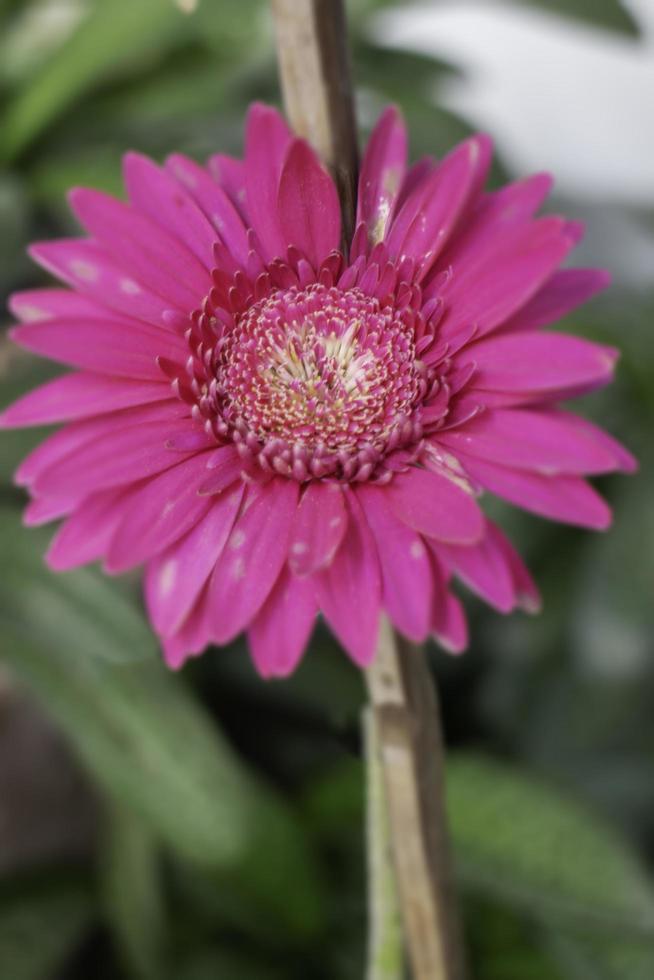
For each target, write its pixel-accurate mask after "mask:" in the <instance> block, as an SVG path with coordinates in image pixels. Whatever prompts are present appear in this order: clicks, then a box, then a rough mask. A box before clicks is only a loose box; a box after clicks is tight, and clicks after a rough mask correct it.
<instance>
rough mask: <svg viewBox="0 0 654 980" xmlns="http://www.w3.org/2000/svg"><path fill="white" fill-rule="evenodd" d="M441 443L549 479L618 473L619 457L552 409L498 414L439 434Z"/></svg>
mask: <svg viewBox="0 0 654 980" xmlns="http://www.w3.org/2000/svg"><path fill="white" fill-rule="evenodd" d="M435 441H436V442H438V444H439V445H441V446H446V447H447V448H448V449H450V450H452V451H453V452H454V453H455V454H456V455H458V453H459V452H464V453H466V455H469V456H474V457H475V458H477V459H483V460H486V461H487V462H490V463H498V464H500V465H501V466H511V467H515V468H516V469H521V470H522V469H524V470H534V471H535V472H537V473H541V474H542V475H544V476H553V475H555V474H559V473H609V472H611V471H612V470H614V469H615V468H616V461H615V456H614V455H613V453H611V452H609V451H608V450H607V449H606V448H605V446H603V445H602V444H601V443H599V442H597V441H595V440H594V439H592V438H590V436H589V434H588V433H585V432H581V431H580V430H579V429H577V428H576V427H575V426H574V425H570V424H569V422H568V420H567V418H566V417H565V416H562V415H560V414H559V413H557V412H552V411H548V410H547V409H540V410H537V409H535V410H531V409H526V408H498V409H492V410H489V411H486V412H483V413H482V414H481V415H478V416H477V417H476V418H474V419H472V420H471V421H470V422H466V423H465V424H464V425H462V426H460V427H459V428H458V429H451V430H448V431H446V432H442V433H438V434H437V436H436V437H435Z"/></svg>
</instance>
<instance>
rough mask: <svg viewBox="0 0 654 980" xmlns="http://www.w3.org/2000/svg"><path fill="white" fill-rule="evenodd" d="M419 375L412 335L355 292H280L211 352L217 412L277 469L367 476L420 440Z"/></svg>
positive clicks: (390, 312)
mask: <svg viewBox="0 0 654 980" xmlns="http://www.w3.org/2000/svg"><path fill="white" fill-rule="evenodd" d="M420 368H421V365H420V363H419V362H417V361H416V356H415V342H414V337H413V330H412V328H411V326H410V325H407V323H406V322H405V321H404V320H403V319H402V318H401V317H400V316H398V315H397V314H396V311H395V310H394V309H393V308H392V306H389V305H387V306H382V305H381V304H380V302H379V300H378V299H376V298H375V297H370V296H366V295H364V294H363V293H362V292H361V291H360V290H359V289H356V288H355V289H350V290H345V291H343V290H340V289H338V288H336V287H331V288H328V287H326V286H324V285H321V284H319V283H317V284H314V285H312V286H309V287H307V288H305V289H289V290H279V291H277V292H274V293H273V294H272V295H271V296H270V297H268V298H266V299H264V300H261V301H259V302H258V303H255V304H254V305H253V306H252V307H250V309H249V310H248V311H247V312H246V313H245V314H244V315H243V316H241V317H240V318H239V319H238V320H237V322H236V324H235V326H234V328H233V330H232V331H231V332H229V333H228V335H227V337H226V338H225V341H224V344H223V345H222V346H220V347H219V349H218V350H217V352H216V363H215V371H216V381H217V392H218V395H219V399H220V414H221V418H222V420H223V422H224V424H225V425H226V426H228V428H229V429H230V430H231V431H232V433H233V437H234V438H235V440H236V441H237V443H240V444H242V445H245V446H246V447H248V451H253V452H254V453H255V454H256V455H257V456H262V458H263V459H264V460H266V461H269V462H271V463H272V465H273V467H274V468H275V469H276V470H278V471H280V472H287V470H288V468H289V467H290V470H291V472H292V474H293V475H294V476H295V477H296V479H299V480H306V479H310V478H311V477H313V478H316V477H321V476H325V475H326V474H328V473H330V474H331V473H333V474H339V475H341V476H343V477H346V476H347V477H348V478H352V476H356V477H358V479H359V480H361V479H367V478H368V477H369V476H370V475H371V474H372V473H373V471H374V470H375V469H376V468H377V466H378V463H379V462H380V460H381V459H382V457H383V456H384V455H385V454H386V453H387V452H389V451H391V450H392V449H395V448H397V447H398V446H400V445H405V444H406V443H407V442H412V443H415V442H416V441H417V440H418V439H419V437H420V425H419V422H418V421H417V420H414V419H412V415H413V413H414V408H415V405H416V400H417V398H418V396H419V394H420V391H421V371H420ZM250 447H251V450H250Z"/></svg>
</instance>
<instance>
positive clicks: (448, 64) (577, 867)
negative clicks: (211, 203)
mask: <svg viewBox="0 0 654 980" xmlns="http://www.w3.org/2000/svg"><path fill="white" fill-rule="evenodd" d="M349 11H350V18H351V34H352V54H353V65H354V76H355V80H356V85H357V98H358V108H359V121H360V126H361V130H362V133H365V132H366V131H368V130H369V128H370V126H371V125H372V123H373V121H374V119H375V117H376V115H377V113H378V111H379V109H380V107H381V106H383V105H384V104H385V103H387V102H388V101H394V102H397V103H399V104H400V105H401V107H402V108H403V110H404V112H405V114H406V116H407V119H408V122H409V127H410V132H411V139H412V155H413V156H414V157H417V156H418V155H420V154H422V153H426V152H430V153H437V154H442V153H444V152H445V151H446V150H447V149H448V148H449V147H450V146H451V144H452V143H453V142H454V141H455V140H457V139H459V138H461V137H462V136H464V135H465V134H467V133H468V132H469V131H470V130H471V129H474V128H478V127H482V128H484V129H486V130H489V131H490V132H492V134H493V135H494V136H495V137H496V139H497V145H498V160H499V162H498V164H497V167H496V171H495V175H494V179H495V181H499V180H501V179H506V178H507V177H513V176H517V175H524V174H525V173H527V172H529V171H533V170H541V169H551V170H552V171H554V173H555V175H556V177H557V184H556V193H555V200H554V201H553V203H552V204H551V205H550V207H551V208H552V209H554V210H564V211H565V212H566V213H567V214H568V215H569V216H571V217H576V218H582V219H584V220H585V221H586V222H587V227H588V233H587V237H586V241H585V243H584V244H583V246H582V248H581V249H580V250H579V252H578V253H576V255H575V264H582V265H586V264H588V265H592V264H599V265H602V266H606V267H608V268H610V269H611V271H612V272H613V275H614V287H613V288H612V289H611V290H610V291H609V292H608V294H606V295H605V296H603V297H600V298H599V299H597V300H595V301H594V302H593V303H592V304H590V305H588V306H587V307H586V308H584V309H583V310H582V311H580V312H579V313H577V314H575V315H574V316H572V317H571V318H570V322H568V323H566V324H565V327H566V328H567V329H570V330H571V331H572V332H574V333H578V334H582V335H585V336H588V337H592V338H593V339H595V340H598V341H601V342H603V343H608V344H614V345H616V346H619V347H620V348H621V349H622V351H623V357H622V361H621V363H620V367H619V371H618V377H617V381H616V384H615V385H614V386H613V387H612V388H611V389H610V390H609V391H607V392H603V393H600V394H596V395H593V396H592V397H590V398H587V399H586V400H585V403H584V406H583V410H584V411H585V412H586V413H587V414H588V415H589V416H591V417H593V418H595V419H597V420H599V421H601V423H602V424H603V425H605V426H606V427H607V428H609V429H610V430H611V431H612V432H613V433H614V434H615V435H617V436H618V437H620V438H621V439H623V440H624V441H625V442H626V443H627V445H628V446H629V447H630V448H631V449H632V450H633V451H635V452H636V453H637V454H638V456H639V457H640V459H641V473H640V474H639V475H638V476H637V477H636V478H634V479H627V478H624V477H617V478H608V479H605V480H603V481H602V490H603V491H604V492H605V493H606V494H607V496H608V497H609V498H610V499H611V501H612V503H613V504H614V506H615V512H616V520H615V527H614V528H613V529H612V530H611V531H610V532H609V533H608V534H605V535H592V534H589V533H586V532H580V531H576V530H574V529H571V528H562V527H556V526H554V525H552V524H549V523H547V522H546V521H544V520H539V519H538V518H535V517H527V516H524V515H520V514H518V513H517V512H515V511H509V510H508V509H506V510H504V509H503V508H499V507H495V506H494V507H493V509H494V511H498V512H499V513H500V519H501V521H502V523H503V525H504V526H505V527H506V528H507V529H508V531H509V533H510V534H511V536H512V537H513V539H514V540H515V541H516V542H518V543H519V545H520V548H521V550H522V551H523V553H524V554H525V555H526V557H527V559H528V561H529V564H530V566H531V568H532V569H533V571H534V574H535V576H536V578H537V580H538V582H539V584H540V586H541V589H542V593H543V598H544V612H543V614H542V615H540V616H539V617H535V618H528V617H526V616H521V615H516V616H513V617H511V618H509V619H505V618H502V617H500V616H498V615H497V614H495V613H492V612H490V611H487V610H485V609H484V607H483V606H482V604H481V603H480V602H478V601H476V600H475V601H471V602H469V603H468V607H469V612H470V616H471V620H472V637H473V641H472V645H471V649H470V651H469V652H468V653H467V654H466V655H465V656H464V657H461V658H459V659H456V660H453V659H451V658H449V657H448V656H447V655H446V654H444V653H442V652H440V651H437V650H433V651H431V660H432V664H433V669H434V672H435V674H436V675H437V677H438V682H439V685H440V689H441V694H442V701H443V708H444V716H445V726H446V732H447V739H448V744H449V748H450V760H449V770H448V806H449V812H450V819H451V823H452V832H453V838H454V849H455V855H456V863H457V872H458V877H459V882H460V886H461V890H462V895H463V898H464V911H465V928H466V934H467V941H468V944H469V948H470V951H471V974H472V978H473V980H651V978H652V977H654V878H653V871H654V710H653V705H654V655H653V654H654V650H653V649H652V647H653V642H652V636H653V632H652V628H653V626H654V602H653V597H652V587H653V584H654V548H653V547H652V542H654V507H653V505H652V497H653V494H654V468H653V466H652V462H653V459H652V457H653V455H654V453H653V449H652V440H651V429H652V407H653V403H654V342H653V339H652V331H653V330H654V323H653V322H652V319H653V314H654V280H653V277H652V271H653V269H654V166H653V165H652V159H653V158H654V124H653V117H652V108H653V103H654V7H653V5H652V3H651V0H629V2H628V3H627V2H626V0H625V3H624V4H621V3H620V2H618V0H502V2H500V0H497V2H491V0H488V2H480V0H476V2H473V0H451V2H446V0H443V2H436V0H434V2H432V3H427V4H423V5H421V6H418V5H414V4H412V3H405V4H395V5H394V4H392V3H385V2H375V0H351V2H350V4H349ZM278 98H279V93H278V89H277V82H276V74H275V64H274V58H273V45H272V35H271V25H270V21H269V17H268V13H267V7H266V4H265V3H264V2H261V0H199V2H193V0H178V2H177V4H175V3H174V2H173V0H111V2H109V0H104V2H103V0H0V291H2V293H3V299H6V295H8V294H9V293H10V292H11V291H12V290H14V289H20V288H27V287H30V286H34V285H37V284H41V283H45V281H46V280H45V278H44V277H43V275H42V274H41V273H40V272H39V271H38V270H36V269H35V268H34V267H32V266H31V265H30V264H29V263H28V261H27V259H26V256H25V246H26V245H27V243H28V242H29V241H30V240H32V239H40V238H46V237H50V236H60V235H66V234H70V233H75V228H74V225H73V222H72V219H71V218H70V216H69V214H68V213H67V210H66V206H65V198H64V196H65V192H66V190H67V188H68V187H70V186H71V185H74V184H88V185H91V186H94V187H98V188H102V189H105V190H108V191H111V192H115V193H120V157H121V154H122V152H123V151H124V150H125V149H127V148H132V149H136V150H141V151H143V152H146V153H148V154H150V155H152V156H153V157H155V158H156V159H161V158H162V157H163V156H164V155H165V154H166V153H168V152H170V151H172V150H180V151H183V152H185V153H188V154H190V155H192V156H194V157H196V158H197V159H203V158H205V157H206V156H208V155H209V154H210V153H211V152H215V151H216V150H217V149H221V150H225V151H228V152H236V153H238V152H239V151H240V147H241V130H242V121H243V116H244V111H245V107H246V106H247V104H248V102H249V101H250V100H252V99H263V100H268V101H271V102H278ZM3 308H4V305H3ZM0 320H1V321H2V323H3V326H8V325H9V320H8V315H7V314H6V313H0ZM54 373H56V369H52V368H51V367H49V366H46V365H44V364H43V363H41V362H39V361H38V360H36V359H33V358H31V357H29V356H28V355H26V354H22V353H20V352H18V351H17V350H15V349H13V348H12V347H10V346H9V345H8V343H7V342H6V340H5V339H4V336H3V337H2V339H0V389H1V397H0V404H1V405H2V406H4V405H5V404H7V403H9V402H10V401H11V400H13V399H14V398H15V397H17V396H18V395H19V394H21V393H22V392H24V391H25V390H27V389H28V388H31V387H32V386H34V385H35V384H36V383H38V382H39V381H42V380H45V379H46V378H48V377H51V376H52V375H53V374H54ZM42 436H43V432H38V431H31V430H30V431H22V432H16V433H3V434H2V438H1V440H0V480H1V489H0V546H1V549H2V550H1V555H2V576H1V579H0V976H1V977H2V978H6V980H90V978H93V980H168V978H170V980H173V978H174V980H210V978H211V980H215V978H224V980H280V978H281V980H359V978H361V977H362V976H363V970H364V966H363V964H364V954H365V932H366V896H365V868H364V841H363V809H364V799H363V788H362V784H363V772H362V766H361V761H360V751H361V738H360V713H361V706H362V702H363V688H362V684H361V678H360V676H359V673H358V672H357V670H356V669H355V668H354V667H353V666H351V665H350V664H349V662H348V661H347V660H346V658H345V657H344V656H343V655H342V654H341V653H340V652H339V651H338V649H337V648H336V645H335V644H334V642H333V641H332V640H331V639H330V638H329V636H328V635H327V634H326V633H325V632H318V633H317V634H316V636H315V641H314V645H313V647H312V650H311V652H310V655H308V656H307V657H306V659H305V662H304V664H303V666H302V667H301V668H300V670H299V671H298V672H297V674H296V675H295V676H294V677H293V678H292V679H291V680H290V681H288V682H284V683H268V684H266V683H263V682H261V681H260V680H259V679H258V678H257V677H256V676H255V674H254V672H253V670H252V668H251V666H250V664H249V660H248V657H247V655H246V652H245V650H244V648H243V646H242V645H241V644H237V645H235V646H234V647H233V648H231V649H229V650H222V651H213V652H210V653H208V654H207V655H206V656H205V657H203V658H202V659H201V660H198V661H197V662H195V663H193V664H192V665H190V666H189V667H188V668H187V669H185V670H184V671H183V673H182V674H181V675H180V676H171V675H169V674H167V673H166V671H165V670H164V669H163V668H162V667H161V666H160V664H159V662H158V651H157V649H156V644H155V642H154V640H153V638H152V636H151V634H150V632H149V629H148V627H147V625H146V623H145V620H144V617H143V613H142V607H141V599H140V593H139V588H138V583H137V580H136V579H135V578H121V579H118V580H114V579H107V578H104V577H102V576H101V575H100V574H99V573H98V572H97V571H96V570H95V569H84V570H81V571H79V572H75V573H68V574H65V575H60V576H54V575H51V574H49V573H48V572H47V571H46V570H45V569H44V567H43V565H42V559H41V555H42V553H43V550H44V547H45V544H46V542H47V540H48V538H49V537H50V535H51V533H52V532H51V529H49V528H45V529H33V530H26V529H22V528H21V527H20V511H21V508H22V505H23V503H24V501H23V497H22V494H21V493H20V492H19V491H18V490H17V489H15V488H14V487H13V486H12V482H11V473H12V471H13V470H14V468H15V466H16V464H17V462H18V461H19V460H20V459H21V458H22V457H23V456H24V455H25V454H26V453H27V452H28V451H29V449H30V448H31V447H32V446H33V445H35V444H36V443H37V442H38V441H39V440H40V439H41V438H42Z"/></svg>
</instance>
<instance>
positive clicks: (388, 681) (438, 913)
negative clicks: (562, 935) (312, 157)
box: [271, 0, 464, 980]
mask: <svg viewBox="0 0 654 980" xmlns="http://www.w3.org/2000/svg"><path fill="white" fill-rule="evenodd" d="M271 7H272V12H273V18H274V22H275V29H276V34H277V51H278V58H279V66H280V75H281V83H282V90H283V95H284V103H285V107H286V112H287V115H288V118H289V120H290V123H291V125H292V126H293V128H294V129H295V131H296V132H297V133H298V134H299V135H300V136H303V137H305V138H306V139H307V140H309V142H310V143H312V144H313V146H314V147H315V149H316V150H317V151H318V153H319V154H320V156H321V158H322V159H323V160H324V162H325V163H326V165H327V166H328V167H329V168H330V170H331V172H332V174H333V176H334V179H335V181H336V184H337V187H338V189H339V194H340V199H341V209H342V213H343V229H344V237H345V240H346V241H348V240H349V237H350V235H351V232H352V228H353V224H354V215H355V195H356V180H357V159H358V155H357V141H356V125H355V114H354V99H353V94H352V85H351V81H350V72H349V65H348V54H347V38H346V19H345V8H344V4H343V0H271ZM367 678H368V688H369V692H370V702H371V714H372V716H373V721H372V724H373V726H374V730H375V732H376V733H377V737H378V742H379V752H378V758H379V766H380V768H381V771H382V772H383V777H384V778H383V783H384V787H385V793H386V799H387V808H388V828H389V831H390V838H391V850H392V853H393V859H394V865H395V872H396V877H397V885H398V894H399V899H400V908H401V914H402V922H403V926H404V933H405V936H406V941H407V945H408V949H409V957H410V960H411V965H412V967H413V974H414V980H462V978H463V976H464V965H463V963H464V961H463V953H462V946H461V943H460V941H459V936H458V927H457V921H456V912H455V903H454V900H453V896H452V892H451V885H450V866H449V860H448V843H447V830H446V822H445V807H444V791H443V758H444V751H443V737H442V732H441V728H440V723H439V715H438V706H437V702H436V697H435V692H434V688H433V684H432V680H431V676H430V673H429V670H428V667H427V663H426V660H425V655H424V652H423V651H421V650H417V649H411V648H410V647H409V646H408V645H406V644H404V643H403V642H402V641H401V640H400V639H399V638H397V637H395V636H394V634H393V631H392V629H391V627H390V625H389V624H388V622H386V621H385V620H384V621H383V623H382V630H381V635H380V643H379V649H378V651H377V656H376V659H375V661H374V663H373V664H372V666H371V667H370V668H369V670H368V671H367ZM373 836H374V835H373ZM377 843H378V842H377ZM388 882H389V879H388V877H387V875H386V874H384V875H373V876H372V878H371V885H372V887H373V888H374V889H377V888H383V889H386V887H387V885H388ZM383 902H384V896H382V895H380V894H376V895H374V896H373V907H374V908H375V909H376V910H379V909H381V908H382V907H383ZM384 922H386V920H385V918H384ZM380 942H381V943H382V944H383V938H382V939H380ZM376 947H377V940H376V939H375V948H376ZM374 955H376V954H375V953H374V954H373V956H374ZM372 976H373V977H375V974H373V975H372ZM383 976H384V974H383V973H382V974H380V977H383ZM375 980H377V977H375Z"/></svg>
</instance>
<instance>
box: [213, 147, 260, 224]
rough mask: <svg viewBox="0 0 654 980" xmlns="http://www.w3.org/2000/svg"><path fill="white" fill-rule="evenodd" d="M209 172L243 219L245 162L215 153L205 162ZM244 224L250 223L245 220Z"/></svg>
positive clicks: (244, 211)
mask: <svg viewBox="0 0 654 980" xmlns="http://www.w3.org/2000/svg"><path fill="white" fill-rule="evenodd" d="M207 165H208V167H209V173H210V174H211V176H212V177H213V179H214V180H215V181H217V182H218V183H219V184H220V186H221V187H222V189H223V190H224V191H225V193H226V194H227V196H228V198H229V199H230V201H231V202H232V204H233V205H234V207H235V208H236V210H237V211H238V212H239V214H240V215H241V217H242V218H243V219H244V220H245V215H246V198H245V164H244V163H243V161H242V160H237V159H236V157H230V156H228V155H227V154H226V153H215V154H214V155H213V156H211V157H209V160H208V162H207ZM246 224H248V225H249V224H250V222H249V221H246Z"/></svg>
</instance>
